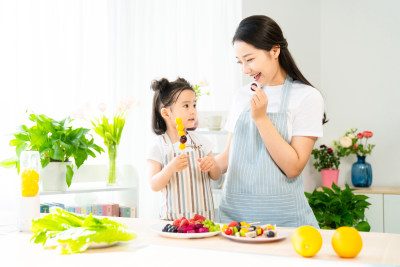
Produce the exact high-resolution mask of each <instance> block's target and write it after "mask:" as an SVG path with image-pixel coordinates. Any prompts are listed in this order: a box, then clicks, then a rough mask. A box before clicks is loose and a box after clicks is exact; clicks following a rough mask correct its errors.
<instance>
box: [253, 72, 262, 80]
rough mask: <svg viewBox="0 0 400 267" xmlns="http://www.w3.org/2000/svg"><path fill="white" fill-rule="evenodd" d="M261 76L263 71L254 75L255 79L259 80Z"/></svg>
mask: <svg viewBox="0 0 400 267" xmlns="http://www.w3.org/2000/svg"><path fill="white" fill-rule="evenodd" d="M260 76H261V72H260V73H258V74H257V75H254V76H253V79H254V80H255V81H258V80H259V79H260Z"/></svg>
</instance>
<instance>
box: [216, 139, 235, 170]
mask: <svg viewBox="0 0 400 267" xmlns="http://www.w3.org/2000/svg"><path fill="white" fill-rule="evenodd" d="M231 141H232V133H229V135H228V139H227V141H226V147H225V151H224V152H222V153H221V154H219V155H217V156H216V157H215V161H216V162H217V165H218V166H219V167H220V168H221V172H222V173H226V171H227V170H228V165H229V148H230V146H231Z"/></svg>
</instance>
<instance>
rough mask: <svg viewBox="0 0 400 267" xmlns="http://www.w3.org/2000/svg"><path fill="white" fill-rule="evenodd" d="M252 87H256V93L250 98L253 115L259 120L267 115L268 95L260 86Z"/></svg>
mask: <svg viewBox="0 0 400 267" xmlns="http://www.w3.org/2000/svg"><path fill="white" fill-rule="evenodd" d="M252 88H253V89H255V93H254V94H253V97H252V98H251V99H250V106H251V117H252V118H253V120H254V121H255V122H257V121H258V120H260V119H263V118H265V117H267V106H268V97H267V95H266V94H265V93H264V91H263V90H262V89H261V88H260V87H257V86H255V85H252Z"/></svg>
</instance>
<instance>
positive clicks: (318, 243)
mask: <svg viewBox="0 0 400 267" xmlns="http://www.w3.org/2000/svg"><path fill="white" fill-rule="evenodd" d="M292 246H293V248H294V250H295V251H296V252H297V253H299V254H300V255H301V256H303V257H312V256H314V255H315V254H317V253H318V251H319V250H320V249H321V247H322V236H321V234H320V232H319V231H318V230H317V229H316V228H315V227H312V226H309V225H304V226H300V227H299V228H297V229H296V230H295V231H294V233H293V235H292Z"/></svg>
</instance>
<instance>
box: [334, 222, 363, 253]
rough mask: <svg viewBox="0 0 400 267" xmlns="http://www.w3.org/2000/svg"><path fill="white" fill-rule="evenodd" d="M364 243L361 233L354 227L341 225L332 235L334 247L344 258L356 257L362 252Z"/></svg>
mask: <svg viewBox="0 0 400 267" xmlns="http://www.w3.org/2000/svg"><path fill="white" fill-rule="evenodd" d="M362 245H363V242H362V238H361V235H360V233H359V232H358V231H357V229H355V228H353V227H348V226H342V227H339V228H338V229H336V231H335V233H334V234H333V237H332V247H333V249H334V250H335V252H336V254H338V255H339V256H340V257H342V258H354V257H355V256H357V255H358V253H360V251H361V249H362Z"/></svg>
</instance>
